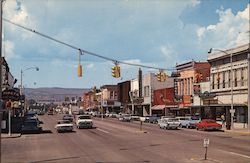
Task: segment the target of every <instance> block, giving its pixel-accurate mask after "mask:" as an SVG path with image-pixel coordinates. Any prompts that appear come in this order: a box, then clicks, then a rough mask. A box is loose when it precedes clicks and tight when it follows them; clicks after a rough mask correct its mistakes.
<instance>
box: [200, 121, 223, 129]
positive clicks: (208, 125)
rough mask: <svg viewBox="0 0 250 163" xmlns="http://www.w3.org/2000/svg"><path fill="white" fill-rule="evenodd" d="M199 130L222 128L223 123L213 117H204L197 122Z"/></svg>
mask: <svg viewBox="0 0 250 163" xmlns="http://www.w3.org/2000/svg"><path fill="white" fill-rule="evenodd" d="M196 128H197V130H221V128H222V125H221V124H219V123H216V121H215V120H213V119H203V120H202V121H200V122H199V123H197V124H196Z"/></svg>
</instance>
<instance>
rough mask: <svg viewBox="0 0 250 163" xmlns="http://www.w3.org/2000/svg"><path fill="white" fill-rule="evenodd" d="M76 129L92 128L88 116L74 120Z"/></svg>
mask: <svg viewBox="0 0 250 163" xmlns="http://www.w3.org/2000/svg"><path fill="white" fill-rule="evenodd" d="M76 126H77V128H79V129H80V128H93V121H92V119H91V117H90V115H79V116H77V118H76Z"/></svg>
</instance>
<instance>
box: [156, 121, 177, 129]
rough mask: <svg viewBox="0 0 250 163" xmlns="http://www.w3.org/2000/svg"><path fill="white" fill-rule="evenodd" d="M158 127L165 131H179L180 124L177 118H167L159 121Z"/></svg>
mask: <svg viewBox="0 0 250 163" xmlns="http://www.w3.org/2000/svg"><path fill="white" fill-rule="evenodd" d="M158 125H159V127H160V128H163V129H178V127H179V126H180V122H179V120H178V119H177V118H165V119H161V120H159V121H158Z"/></svg>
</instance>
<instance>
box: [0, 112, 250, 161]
mask: <svg viewBox="0 0 250 163" xmlns="http://www.w3.org/2000/svg"><path fill="white" fill-rule="evenodd" d="M61 117H62V115H51V116H49V115H44V116H41V117H39V118H40V120H42V121H43V122H44V124H43V125H42V126H43V129H44V130H45V132H44V133H42V134H29V135H22V136H21V137H20V138H12V139H3V140H2V162H34V163H39V162H67V163H68V162H72V163H75V162H170V163H173V162H232V163H235V162H237V163H239V162H242V163H244V162H246V163H247V162H250V137H249V135H244V134H238V133H237V134H233V133H227V132H204V131H197V130H194V129H180V130H163V129H159V127H158V126H157V125H155V124H145V123H144V124H143V131H140V128H139V122H130V123H129V122H120V121H118V120H117V119H111V118H104V119H103V120H102V119H101V118H94V126H95V128H93V129H81V130H79V129H77V128H76V127H75V129H74V132H72V133H57V132H56V130H55V129H54V126H55V124H56V121H57V120H59V119H60V118H61ZM204 138H209V139H210V144H209V147H208V160H206V161H205V160H204V152H205V148H204V147H203V139H204Z"/></svg>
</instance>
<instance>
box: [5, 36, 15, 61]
mask: <svg viewBox="0 0 250 163" xmlns="http://www.w3.org/2000/svg"><path fill="white" fill-rule="evenodd" d="M3 45H4V46H3V50H4V56H5V58H6V59H7V60H9V59H12V58H16V57H17V55H16V54H15V52H14V49H15V44H14V43H13V42H11V41H9V40H6V41H4V42H3Z"/></svg>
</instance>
